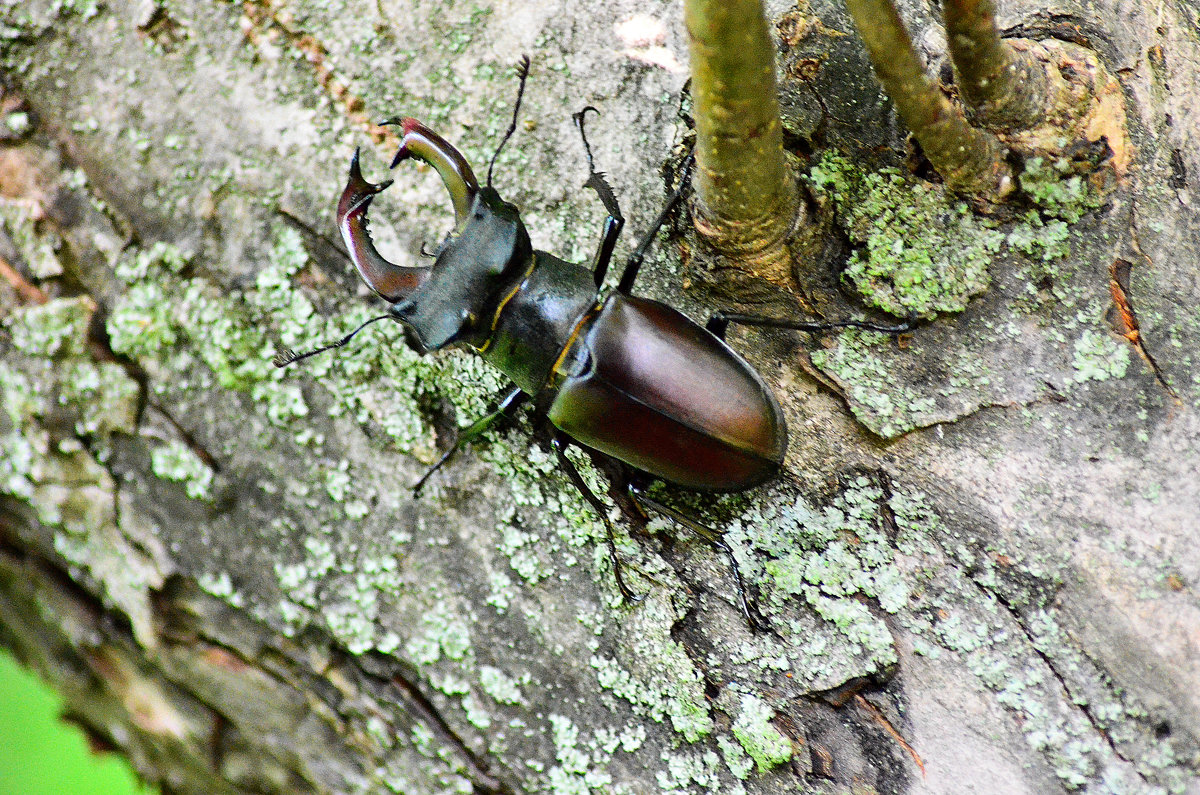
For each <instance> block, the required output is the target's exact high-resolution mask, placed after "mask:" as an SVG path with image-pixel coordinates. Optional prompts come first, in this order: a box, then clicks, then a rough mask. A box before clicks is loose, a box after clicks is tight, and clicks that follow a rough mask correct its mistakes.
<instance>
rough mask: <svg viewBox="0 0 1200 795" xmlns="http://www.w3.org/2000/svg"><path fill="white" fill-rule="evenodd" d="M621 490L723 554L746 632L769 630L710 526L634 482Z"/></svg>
mask: <svg viewBox="0 0 1200 795" xmlns="http://www.w3.org/2000/svg"><path fill="white" fill-rule="evenodd" d="M625 488H626V490H627V491H628V493H629V496H630V498H631V499H633V502H634V504H636V505H637V506H638V507H639V508H640V509H641V510H643V511H645V510H646V509H649V510H651V511H654V512H655V513H657V514H661V515H662V516H665V517H667V518H668V519H671V520H672V521H674V522H676V523H677V524H680V525H682V526H683V527H686V528H687V529H689V530H691V531H692V532H693V533H695V534H696V535H698V536H700V537H701V538H703V539H704V540H705V541H707V542H708V543H709V544H710V545H712V547H713V549H715V550H717V551H718V552H722V553H724V554H725V556H726V557H727V558H729V568H730V569H731V570H732V571H733V581H734V583H735V584H736V585H737V589H738V600H739V602H740V603H741V608H742V615H743V616H745V617H746V623H747V624H749V625H750V629H751V631H753V632H760V631H762V630H764V629H770V627H769V625H768V624H767V622H766V620H765V619H764V618H763V617H762V615H761V614H760V613H759V612H758V608H757V607H756V606H755V604H754V602H753V601H752V600H751V599H750V597H749V596H747V594H746V583H745V581H744V580H743V579H742V570H741V569H740V568H739V567H738V562H737V558H736V557H734V554H733V548H732V547H730V546H729V544H727V543H726V542H725V539H724V538H722V536H721V534H720V533H718V532H717V531H716V530H713V529H712V528H710V527H705V526H704V525H702V524H700V523H699V522H697V521H696V520H695V519H692V518H691V517H690V516H688V515H687V514H685V513H683V512H682V511H679V510H676V509H675V508H672V507H671V506H669V505H665V504H663V503H661V502H659V501H658V500H656V499H654V498H653V497H649V496H647V495H646V493H645V491H644V489H643V488H642V486H641V485H640V484H638V483H637V482H635V481H632V480H631V481H629V482H628V483H627V484H626V486H625Z"/></svg>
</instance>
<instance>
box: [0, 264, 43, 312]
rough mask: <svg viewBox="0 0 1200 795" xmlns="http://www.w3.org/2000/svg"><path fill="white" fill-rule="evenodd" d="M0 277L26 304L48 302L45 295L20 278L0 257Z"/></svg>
mask: <svg viewBox="0 0 1200 795" xmlns="http://www.w3.org/2000/svg"><path fill="white" fill-rule="evenodd" d="M0 277H3V279H4V281H6V282H8V283H9V284H10V285H12V288H13V289H14V290H16V291H17V295H19V296H21V300H22V301H24V302H25V303H27V304H44V303H46V302H47V301H49V300H50V297H49V296H47V295H46V293H44V292H43V291H42V290H41V289H40V288H38V287H37V286H36V285H34V284H33V283H31V282H30V281H29V280H28V279H26V278H25V277H24V276H22V275H21V273H20V271H18V270H17V269H16V268H14V267H13V266H12V265H10V264H9V263H8V260H6V259H4V257H0Z"/></svg>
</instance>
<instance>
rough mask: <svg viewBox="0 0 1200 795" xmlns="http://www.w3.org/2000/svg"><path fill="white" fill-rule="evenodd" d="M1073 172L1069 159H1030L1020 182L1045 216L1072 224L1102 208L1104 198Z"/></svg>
mask: <svg viewBox="0 0 1200 795" xmlns="http://www.w3.org/2000/svg"><path fill="white" fill-rule="evenodd" d="M1074 170H1075V167H1074V165H1073V164H1072V163H1071V162H1070V161H1069V160H1067V159H1066V158H1054V159H1048V158H1043V157H1031V158H1029V159H1028V160H1026V161H1025V163H1024V170H1023V171H1022V172H1021V173H1020V174H1019V175H1018V176H1017V182H1018V183H1019V184H1020V186H1021V191H1022V192H1023V193H1024V195H1025V197H1026V198H1028V199H1029V201H1031V202H1032V203H1033V204H1034V205H1035V206H1037V207H1038V209H1040V210H1041V211H1042V212H1043V213H1044V214H1045V215H1047V216H1049V217H1051V218H1060V219H1062V220H1063V221H1066V222H1067V223H1069V224H1072V223H1075V222H1076V221H1078V220H1079V219H1080V218H1082V217H1083V216H1084V214H1085V213H1087V212H1089V211H1091V210H1094V209H1096V208H1097V207H1099V206H1100V205H1101V204H1103V197H1102V196H1100V195H1099V194H1097V193H1096V192H1095V191H1094V190H1093V189H1092V188H1091V185H1090V183H1088V181H1087V180H1085V179H1084V178H1083V177H1082V176H1080V175H1079V174H1076V173H1074Z"/></svg>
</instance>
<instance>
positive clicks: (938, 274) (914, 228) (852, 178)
mask: <svg viewBox="0 0 1200 795" xmlns="http://www.w3.org/2000/svg"><path fill="white" fill-rule="evenodd" d="M809 179H810V181H811V184H812V186H813V187H814V188H815V189H816V190H819V191H822V192H824V193H826V194H828V195H829V196H830V197H831V198H832V199H833V201H834V204H835V206H836V208H837V211H838V216H839V218H840V219H841V221H842V223H843V224H844V225H845V227H846V231H847V233H848V234H849V235H850V239H851V240H852V241H854V242H855V243H857V244H859V245H860V246H861V247H862V248H860V249H859V250H857V251H856V252H855V253H854V254H853V255H852V256H851V258H850V261H849V263H848V264H847V266H846V270H845V272H844V273H843V279H844V280H845V281H846V282H847V284H849V285H851V286H852V287H853V288H854V289H855V291H856V292H858V294H859V295H861V296H862V297H863V298H864V300H866V301H867V303H869V304H871V305H872V306H876V307H879V308H880V309H882V310H884V311H886V312H889V313H890V314H893V315H896V316H898V317H909V316H920V317H925V318H932V317H933V316H935V315H936V314H938V313H941V312H961V311H962V310H963V309H964V308H965V307H966V305H967V302H968V301H970V300H971V298H972V297H973V296H976V295H979V294H980V293H982V292H983V291H984V290H986V289H987V288H988V284H989V279H988V264H989V262H990V261H991V259H992V257H993V256H994V255H995V254H996V252H997V251H998V250H999V249H1000V247H1001V245H1002V244H1003V242H1004V236H1003V235H1002V234H1001V233H1000V232H999V231H997V230H996V228H995V225H994V224H993V223H992V222H990V221H988V220H986V219H982V218H980V217H978V216H976V215H975V214H974V213H972V212H971V210H970V208H969V207H968V206H967V205H966V203H964V202H962V201H961V200H958V199H956V198H954V197H953V196H951V195H950V194H949V193H948V192H947V191H946V190H945V188H944V187H942V186H941V185H935V184H931V183H925V182H922V181H920V180H917V179H916V178H913V177H910V176H907V175H904V174H902V173H901V172H900V171H899V170H897V169H891V168H887V169H882V170H880V171H877V172H873V173H864V172H862V171H861V170H860V169H857V168H855V167H854V166H853V165H852V164H851V163H850V161H849V160H847V159H846V158H843V157H841V156H840V155H836V154H828V155H826V156H825V157H823V158H822V159H821V161H820V162H819V163H818V164H817V165H816V166H814V167H813V169H812V172H811V174H810V177H809Z"/></svg>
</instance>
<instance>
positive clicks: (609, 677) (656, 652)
mask: <svg viewBox="0 0 1200 795" xmlns="http://www.w3.org/2000/svg"><path fill="white" fill-rule="evenodd" d="M658 604H659V603H658V602H657V601H650V600H647V602H645V603H643V604H642V605H640V606H639V608H638V609H639V612H638V613H637V614H635V615H634V616H631V617H630V619H629V620H630V621H631V622H635V623H636V624H637V627H634V628H633V629H634V631H633V632H631V633H630V635H629V637H630V638H631V644H630V646H629V648H628V649H627V653H628V655H629V661H628V662H627V663H625V664H623V663H622V662H620V661H618V660H617V659H616V658H614V657H611V656H607V655H603V654H596V655H593V656H592V658H591V660H590V661H589V662H590V664H591V666H592V668H593V669H595V671H596V680H597V682H598V683H599V685H600V687H601V688H603V689H604V690H609V691H611V692H612V693H613V695H615V696H617V697H619V698H622V699H624V700H626V701H628V702H629V703H630V705H631V706H632V707H633V711H634V714H635V715H641V716H643V717H648V718H650V719H651V720H653V721H655V722H660V723H661V722H662V721H663V720H664V719H669V720H670V721H671V726H672V728H674V729H675V731H676V732H678V733H679V734H680V735H681V736H682V737H683V738H684V739H685V740H687V741H688V742H693V743H694V742H697V741H699V740H700V739H701V738H703V737H706V736H708V735H709V734H711V733H712V730H713V722H712V715H711V714H710V711H709V704H708V700H707V699H706V698H705V695H704V683H703V681H702V679H701V676H700V672H699V671H698V670H697V668H696V666H695V663H694V662H693V661H692V659H691V658H690V657H689V656H688V654H687V650H686V649H684V647H683V646H681V645H680V644H679V643H677V642H676V641H674V640H673V639H671V637H670V634H669V633H670V626H671V621H670V620H668V619H667V617H666V616H663V615H655V613H656V612H661V611H662V610H663V609H664V608H662V607H659V606H657V605H658Z"/></svg>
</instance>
